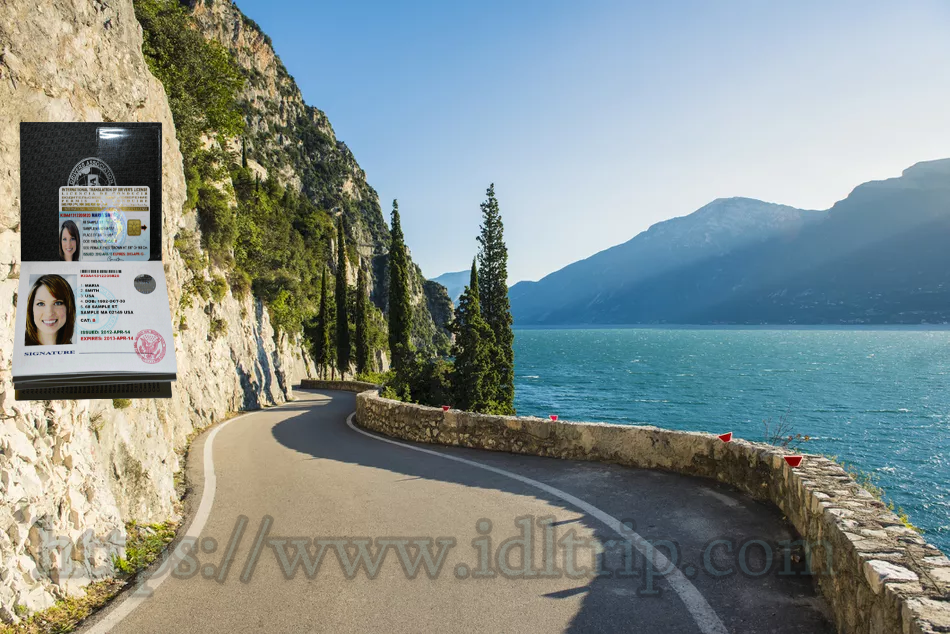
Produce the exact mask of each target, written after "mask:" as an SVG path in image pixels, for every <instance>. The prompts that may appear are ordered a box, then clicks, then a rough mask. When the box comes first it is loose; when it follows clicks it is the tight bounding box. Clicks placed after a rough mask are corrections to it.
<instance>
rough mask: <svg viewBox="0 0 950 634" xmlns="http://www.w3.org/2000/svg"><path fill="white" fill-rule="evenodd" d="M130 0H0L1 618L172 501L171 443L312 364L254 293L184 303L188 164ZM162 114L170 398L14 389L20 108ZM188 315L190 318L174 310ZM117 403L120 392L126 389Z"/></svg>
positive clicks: (98, 115) (97, 559)
mask: <svg viewBox="0 0 950 634" xmlns="http://www.w3.org/2000/svg"><path fill="white" fill-rule="evenodd" d="M141 46H142V33H141V28H140V27H139V24H138V22H137V21H136V19H135V14H134V11H133V8H132V2H131V0H117V1H115V2H109V3H105V2H100V1H98V0H96V1H93V2H89V3H85V2H81V3H74V2H70V1H68V0H49V1H47V2H43V3H39V4H33V3H25V2H19V3H10V2H4V3H2V4H0V303H2V304H3V306H5V307H6V308H5V309H4V312H3V315H2V319H0V381H2V391H0V493H2V501H0V619H2V620H3V621H6V622H11V621H15V620H16V619H17V615H16V611H15V609H14V608H15V606H24V607H25V608H26V609H27V610H30V611H32V610H37V609H41V608H43V607H46V606H47V605H50V604H51V602H52V601H53V600H54V599H55V598H57V597H62V596H65V595H67V594H71V593H77V592H81V587H82V586H83V585H84V584H86V583H88V582H89V581H90V580H93V579H96V578H101V577H103V576H107V575H110V574H111V573H112V566H111V556H112V555H113V554H115V553H118V552H121V549H122V546H123V544H124V539H125V531H124V523H125V522H127V521H129V520H137V521H142V522H155V521H164V520H168V519H172V518H174V517H175V514H176V510H175V502H176V500H177V495H176V493H175V487H174V474H175V472H177V471H179V470H180V468H181V464H180V461H179V457H178V454H177V453H176V449H180V448H181V447H182V446H183V445H184V443H185V442H186V439H187V437H188V435H189V434H190V433H191V432H192V431H194V430H195V429H199V428H202V427H204V426H206V425H208V424H210V423H213V422H215V421H216V420H219V419H221V418H222V417H223V416H225V415H226V414H227V413H228V412H230V411H234V410H238V409H247V408H257V407H261V406H265V405H269V404H275V403H280V402H283V401H285V400H286V399H287V398H289V397H290V396H291V386H292V385H293V384H295V383H297V382H298V381H299V380H300V379H301V378H303V377H306V376H310V375H312V374H313V368H312V366H311V365H310V364H309V363H308V362H307V361H306V356H305V355H304V354H303V353H302V350H301V348H300V346H299V344H298V342H296V341H291V340H288V338H287V337H286V336H281V337H279V338H276V339H275V335H274V331H273V329H272V328H271V325H270V321H269V318H268V315H267V311H266V310H265V309H264V308H263V307H262V306H261V305H260V304H259V303H256V302H255V301H254V300H253V299H251V298H247V299H245V300H238V299H235V298H234V297H232V296H231V295H230V293H229V294H228V295H227V296H226V297H225V298H224V299H223V300H222V301H220V302H216V303H213V304H212V303H206V304H200V305H199V304H195V305H192V306H191V307H189V308H181V307H180V299H181V294H182V290H181V289H182V284H183V282H184V281H185V280H187V279H188V278H189V276H190V275H191V273H190V272H188V271H187V268H186V267H185V265H184V263H183V261H182V259H181V257H180V256H179V255H178V253H177V251H176V250H175V247H174V236H175V235H176V233H178V231H179V229H180V228H181V227H186V226H188V225H189V224H193V222H194V219H193V218H190V219H189V218H186V217H184V216H183V215H182V212H181V208H182V203H183V201H184V199H185V187H184V174H183V171H182V161H181V155H180V153H179V150H178V142H177V141H176V139H175V131H174V125H173V122H172V116H171V112H170V110H169V108H168V103H167V101H166V97H165V92H164V90H163V88H162V85H161V84H160V83H159V82H158V81H157V80H156V79H155V78H154V77H152V76H151V74H150V73H149V71H148V68H147V66H146V64H145V60H144V59H143V57H142V53H141ZM21 121H160V122H161V123H162V125H163V148H164V154H163V168H162V169H163V174H162V179H163V184H164V188H163V192H162V208H163V214H164V217H163V219H162V222H163V235H164V238H163V245H162V257H163V260H164V262H165V269H166V274H167V280H168V289H169V305H170V309H171V316H172V323H173V326H174V328H175V330H176V333H175V347H176V348H175V352H176V355H177V358H178V382H177V383H176V384H175V386H174V389H173V398H171V399H170V400H135V401H133V402H132V405H130V406H128V407H125V408H122V409H117V408H116V407H115V405H114V404H113V402H112V401H102V400H85V401H46V402H17V401H14V394H13V385H12V381H11V358H10V352H11V351H12V349H13V323H14V321H13V320H14V308H13V305H14V293H15V292H16V288H17V282H18V277H19V271H20V264H19V262H20V235H19V222H20V219H19V214H20V210H19V122H21ZM183 323H185V324H187V329H181V328H180V326H181V325H182V324H183ZM119 405H120V406H121V403H119Z"/></svg>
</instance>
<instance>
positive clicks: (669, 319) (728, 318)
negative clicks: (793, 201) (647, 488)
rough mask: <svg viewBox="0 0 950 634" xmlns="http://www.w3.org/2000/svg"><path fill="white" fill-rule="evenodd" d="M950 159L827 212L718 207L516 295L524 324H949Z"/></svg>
mask: <svg viewBox="0 0 950 634" xmlns="http://www.w3.org/2000/svg"><path fill="white" fill-rule="evenodd" d="M948 240H950V159H946V160H941V161H930V162H926V163H919V164H917V165H915V166H913V167H911V168H909V169H907V170H905V171H904V173H903V174H902V176H901V177H899V178H892V179H888V180H885V181H875V182H870V183H865V184H863V185H860V186H858V187H857V188H855V189H854V191H853V192H852V193H851V194H850V195H849V196H848V197H847V198H846V199H845V200H842V201H840V202H838V203H837V204H835V205H834V207H832V208H831V209H830V210H828V211H803V210H799V209H794V208H791V207H785V206H781V205H774V204H771V203H764V202H761V201H756V200H750V199H743V198H731V199H719V200H716V201H713V202H712V203H710V204H709V205H706V206H705V207H703V208H701V209H699V210H697V211H696V212H694V213H692V214H690V215H688V216H685V217H682V218H674V219H672V220H668V221H666V222H661V223H658V224H656V225H654V226H653V227H650V229H648V230H647V231H645V232H643V233H641V234H639V235H638V236H636V237H635V238H633V239H632V240H630V241H629V242H626V243H624V244H621V245H619V246H616V247H613V248H611V249H608V250H606V251H602V252H601V253H598V254H596V255H594V256H591V257H590V258H587V259H586V260H582V261H580V262H575V263H574V264H571V265H569V266H567V267H565V268H563V269H561V270H560V271H556V272H555V273H552V274H551V275H548V276H547V277H545V278H544V279H542V280H540V281H539V282H521V283H518V284H516V285H515V286H513V287H512V288H511V290H510V297H511V304H512V314H513V315H514V317H515V323H517V324H586V323H592V324H598V323H599V324H620V323H920V322H921V321H927V322H943V321H945V320H948V319H950V293H948V292H947V291H948V290H950V286H948V285H950V279H948V278H950V248H948V247H947V244H948Z"/></svg>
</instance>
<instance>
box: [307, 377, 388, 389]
mask: <svg viewBox="0 0 950 634" xmlns="http://www.w3.org/2000/svg"><path fill="white" fill-rule="evenodd" d="M300 387H301V388H303V389H305V390H342V391H345V392H365V391H367V390H378V389H380V387H381V386H379V385H376V384H375V383H367V382H365V381H325V380H323V379H301V380H300Z"/></svg>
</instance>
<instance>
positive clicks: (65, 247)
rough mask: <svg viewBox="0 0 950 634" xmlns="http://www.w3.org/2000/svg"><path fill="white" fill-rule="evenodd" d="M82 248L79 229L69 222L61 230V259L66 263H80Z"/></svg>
mask: <svg viewBox="0 0 950 634" xmlns="http://www.w3.org/2000/svg"><path fill="white" fill-rule="evenodd" d="M81 247H82V241H80V239H79V227H77V226H76V223H75V222H73V221H72V220H67V221H66V222H64V223H63V226H62V227H60V229H59V259H60V260H64V261H66V262H76V261H78V260H79V253H80V251H81V250H82V249H81Z"/></svg>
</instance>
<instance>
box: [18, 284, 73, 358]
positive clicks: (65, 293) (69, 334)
mask: <svg viewBox="0 0 950 634" xmlns="http://www.w3.org/2000/svg"><path fill="white" fill-rule="evenodd" d="M67 277H70V278H75V276H74V275H69V276H67ZM75 323H76V300H75V296H74V295H73V288H72V285H71V284H70V283H69V282H67V281H66V278H64V277H62V276H60V275H40V276H37V279H36V281H35V282H33V287H32V288H31V290H30V297H29V300H28V302H27V305H26V342H25V343H26V345H28V346H64V345H69V344H72V342H73V326H74V325H75Z"/></svg>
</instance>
